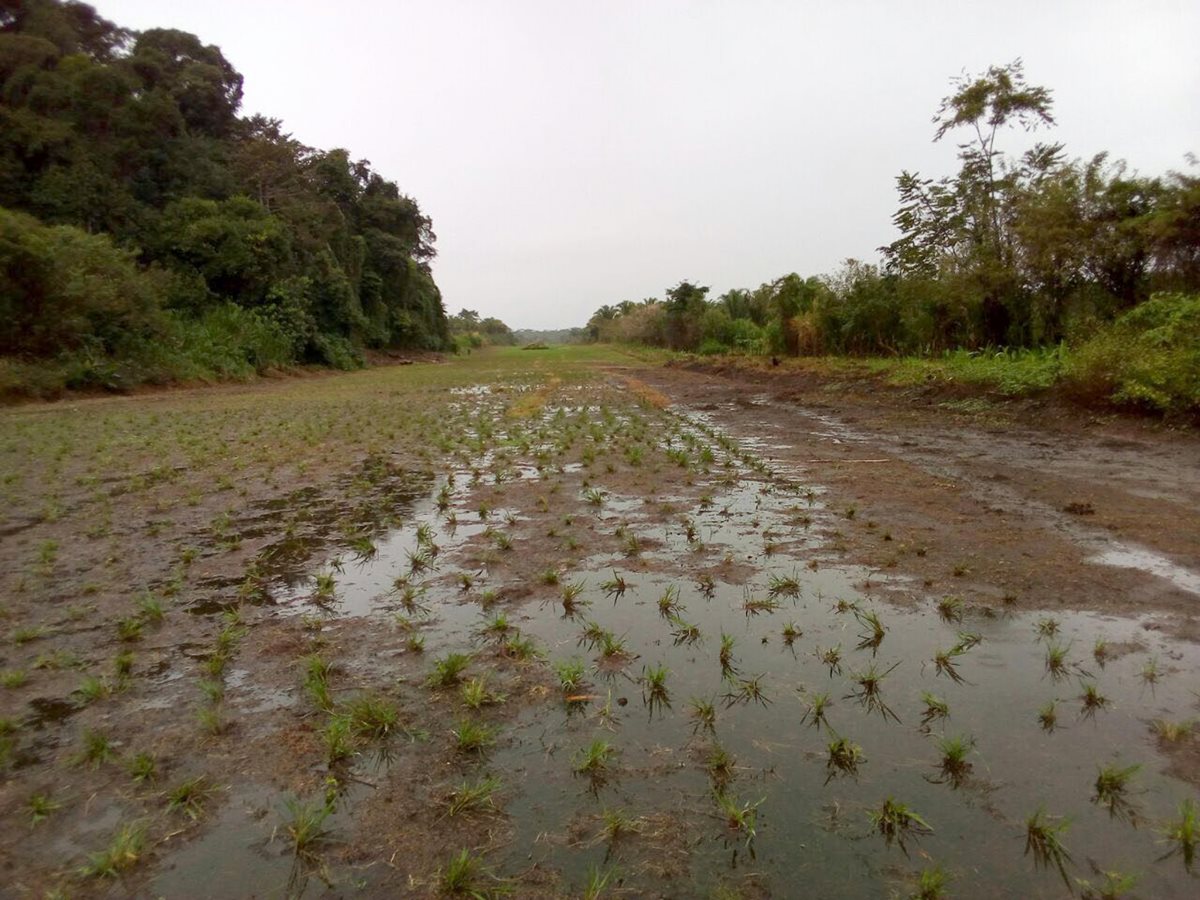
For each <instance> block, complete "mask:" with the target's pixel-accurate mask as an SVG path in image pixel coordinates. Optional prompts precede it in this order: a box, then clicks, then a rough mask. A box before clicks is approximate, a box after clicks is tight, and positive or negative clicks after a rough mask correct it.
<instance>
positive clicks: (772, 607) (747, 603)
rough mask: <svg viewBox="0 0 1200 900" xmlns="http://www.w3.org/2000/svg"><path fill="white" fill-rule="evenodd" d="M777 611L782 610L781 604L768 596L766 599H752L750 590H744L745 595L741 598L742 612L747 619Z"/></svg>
mask: <svg viewBox="0 0 1200 900" xmlns="http://www.w3.org/2000/svg"><path fill="white" fill-rule="evenodd" d="M778 609H783V603H781V602H780V601H779V600H776V599H775V598H774V597H772V596H770V595H768V596H766V597H753V596H751V594H750V589H749V588H747V589H746V593H745V594H744V595H743V597H742V612H744V613H745V614H746V616H747V618H749V617H750V616H757V615H760V614H762V613H773V612H775V611H776V610H778Z"/></svg>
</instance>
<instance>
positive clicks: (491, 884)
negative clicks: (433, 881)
mask: <svg viewBox="0 0 1200 900" xmlns="http://www.w3.org/2000/svg"><path fill="white" fill-rule="evenodd" d="M438 891H439V893H442V894H448V895H450V896H459V897H470V898H471V900H487V898H489V897H495V896H498V895H503V894H507V893H509V886H508V885H507V884H505V883H504V882H503V881H501V880H500V879H499V878H498V877H497V876H496V875H495V873H493V872H492V870H491V869H489V868H488V867H487V866H485V865H484V863H483V859H482V857H479V856H474V855H472V854H471V851H470V850H466V849H464V850H460V851H459V852H458V853H456V854H455V855H454V856H451V857H450V859H449V861H448V862H447V863H446V865H445V866H443V867H442V869H441V871H440V872H439V873H438Z"/></svg>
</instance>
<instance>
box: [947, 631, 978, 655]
mask: <svg viewBox="0 0 1200 900" xmlns="http://www.w3.org/2000/svg"><path fill="white" fill-rule="evenodd" d="M982 643H983V635H981V634H979V633H978V632H977V631H960V632H959V633H958V643H957V644H955V645H954V647H953V648H952V650H953V652H955V653H959V654H961V653H966V652H967V651H968V650H972V649H974V648H975V647H978V646H979V645H980V644H982Z"/></svg>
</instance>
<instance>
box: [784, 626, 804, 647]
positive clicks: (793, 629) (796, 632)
mask: <svg viewBox="0 0 1200 900" xmlns="http://www.w3.org/2000/svg"><path fill="white" fill-rule="evenodd" d="M803 635H804V632H803V631H801V630H800V626H799V625H797V624H796V623H795V622H788V623H787V624H786V625H784V626H783V633H782V637H783V644H784V646H785V647H790V646H792V644H794V643H796V641H797V640H799V639H800V638H801V637H802V636H803Z"/></svg>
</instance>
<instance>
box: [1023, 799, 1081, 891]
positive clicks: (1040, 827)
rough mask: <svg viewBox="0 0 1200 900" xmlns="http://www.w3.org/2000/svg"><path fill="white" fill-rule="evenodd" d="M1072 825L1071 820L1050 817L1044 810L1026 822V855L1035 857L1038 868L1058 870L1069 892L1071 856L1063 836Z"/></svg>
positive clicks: (1034, 862) (1034, 861) (1035, 864)
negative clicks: (1068, 874)
mask: <svg viewBox="0 0 1200 900" xmlns="http://www.w3.org/2000/svg"><path fill="white" fill-rule="evenodd" d="M1070 825H1071V822H1070V820H1069V819H1064V818H1062V817H1060V816H1051V815H1048V814H1047V813H1046V810H1045V809H1044V808H1042V809H1039V810H1038V811H1037V812H1035V813H1034V814H1033V815H1032V816H1030V817H1029V818H1028V819H1026V820H1025V855H1026V856H1029V855H1030V854H1032V855H1033V864H1034V866H1035V867H1036V868H1039V869H1049V868H1051V867H1053V868H1054V869H1056V870H1057V871H1058V874H1059V875H1060V876H1062V880H1063V883H1064V884H1065V885H1066V886H1067V890H1070V889H1071V879H1070V878H1069V877H1068V876H1067V864H1068V863H1070V862H1071V854H1070V853H1069V852H1068V851H1067V848H1066V847H1065V846H1064V845H1063V842H1062V836H1063V835H1064V834H1065V833H1066V831H1067V829H1068V828H1069V827H1070Z"/></svg>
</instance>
